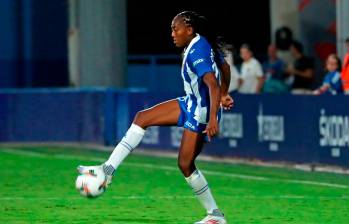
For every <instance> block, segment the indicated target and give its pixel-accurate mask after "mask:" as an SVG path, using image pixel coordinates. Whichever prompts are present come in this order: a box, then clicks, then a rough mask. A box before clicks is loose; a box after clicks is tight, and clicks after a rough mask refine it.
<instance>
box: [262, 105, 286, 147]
mask: <svg viewBox="0 0 349 224" xmlns="http://www.w3.org/2000/svg"><path fill="white" fill-rule="evenodd" d="M257 122H258V139H259V141H260V142H263V141H274V142H282V141H284V140H285V131H284V117H283V116H275V115H263V106H262V105H261V106H260V107H259V114H258V116H257Z"/></svg>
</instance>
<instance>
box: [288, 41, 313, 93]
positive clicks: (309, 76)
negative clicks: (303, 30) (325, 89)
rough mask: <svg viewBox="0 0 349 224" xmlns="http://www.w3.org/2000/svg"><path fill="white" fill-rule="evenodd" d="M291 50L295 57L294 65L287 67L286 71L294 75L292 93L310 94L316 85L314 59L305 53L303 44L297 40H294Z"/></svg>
mask: <svg viewBox="0 0 349 224" xmlns="http://www.w3.org/2000/svg"><path fill="white" fill-rule="evenodd" d="M290 52H291V54H292V56H293V57H294V58H295V61H294V63H293V66H290V67H289V68H287V69H286V73H287V74H288V75H290V76H293V77H294V81H293V84H292V93H294V94H309V93H311V92H312V91H311V90H312V87H313V85H314V81H315V77H314V61H313V59H312V58H310V57H307V56H305V55H304V53H303V45H302V44H301V43H299V42H297V41H294V42H292V44H291V46H290Z"/></svg>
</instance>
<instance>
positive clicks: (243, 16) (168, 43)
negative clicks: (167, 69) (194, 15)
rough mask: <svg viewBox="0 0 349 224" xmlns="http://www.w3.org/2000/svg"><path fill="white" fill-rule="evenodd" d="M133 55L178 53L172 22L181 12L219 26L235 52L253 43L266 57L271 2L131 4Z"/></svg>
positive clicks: (132, 0)
mask: <svg viewBox="0 0 349 224" xmlns="http://www.w3.org/2000/svg"><path fill="white" fill-rule="evenodd" d="M127 4H128V5H127V19H128V24H127V28H128V52H129V54H173V53H176V52H177V50H176V49H175V47H174V45H173V43H172V39H171V29H170V26H171V21H172V19H173V17H174V16H175V15H176V14H178V13H179V12H181V11H185V10H191V11H196V12H198V13H199V14H202V15H204V16H205V17H206V18H208V19H209V20H210V21H211V22H213V23H214V24H216V26H217V28H218V30H220V33H221V34H222V35H223V36H224V37H225V38H226V40H227V42H228V43H231V44H233V45H234V46H235V48H238V47H240V45H241V44H242V43H249V44H250V45H251V46H252V48H253V49H254V51H255V53H256V54H264V53H265V52H266V48H267V45H268V44H269V42H270V15H269V0H257V1H222V0H215V1H199V0H193V1H188V0H177V1H139V0H128V1H127Z"/></svg>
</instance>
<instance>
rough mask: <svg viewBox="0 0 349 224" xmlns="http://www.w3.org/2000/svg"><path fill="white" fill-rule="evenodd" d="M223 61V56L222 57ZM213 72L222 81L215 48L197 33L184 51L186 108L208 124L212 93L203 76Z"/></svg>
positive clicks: (192, 114) (183, 75) (183, 72)
mask: <svg viewBox="0 0 349 224" xmlns="http://www.w3.org/2000/svg"><path fill="white" fill-rule="evenodd" d="M220 58H221V60H222V62H223V60H224V58H223V57H220ZM208 72H213V73H215V75H216V78H217V80H218V82H219V83H220V79H221V78H220V76H221V74H220V70H219V69H218V66H217V64H216V62H215V60H214V53H213V49H212V47H211V46H210V44H209V43H208V41H207V40H206V38H204V37H203V36H200V35H197V36H196V37H195V38H193V39H192V41H191V42H190V44H189V45H188V47H187V48H186V49H185V51H184V55H183V63H182V78H183V82H184V91H185V93H186V96H185V97H183V98H182V99H181V100H182V101H185V103H186V110H187V112H188V113H189V114H191V116H192V117H193V118H194V119H195V120H196V121H197V122H199V123H202V124H206V123H207V122H208V119H209V110H210V95H209V89H208V87H207V85H206V84H205V83H204V82H203V76H204V75H205V74H206V73H208Z"/></svg>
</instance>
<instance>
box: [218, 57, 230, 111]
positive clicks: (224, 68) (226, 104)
mask: <svg viewBox="0 0 349 224" xmlns="http://www.w3.org/2000/svg"><path fill="white" fill-rule="evenodd" d="M219 69H220V70H221V73H222V83H221V99H220V103H221V105H222V107H223V108H224V109H225V110H229V109H230V108H232V107H233V103H234V100H233V98H232V97H231V96H230V95H229V93H228V89H229V85H230V78H231V77H230V66H229V64H228V63H227V62H226V61H225V60H224V62H223V63H222V64H221V65H220V66H219Z"/></svg>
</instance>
